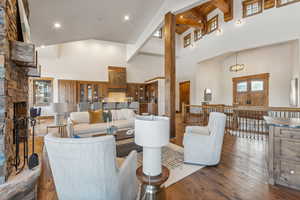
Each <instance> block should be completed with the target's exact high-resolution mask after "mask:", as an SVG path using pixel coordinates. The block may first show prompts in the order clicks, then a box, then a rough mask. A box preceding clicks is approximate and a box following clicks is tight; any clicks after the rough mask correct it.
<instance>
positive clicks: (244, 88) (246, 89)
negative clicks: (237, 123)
mask: <svg viewBox="0 0 300 200" xmlns="http://www.w3.org/2000/svg"><path fill="white" fill-rule="evenodd" d="M269 76H270V75H269V73H265V74H256V75H251V76H243V77H237V78H233V79H232V83H233V87H232V88H233V97H232V101H233V102H232V104H233V105H234V106H268V105H269Z"/></svg>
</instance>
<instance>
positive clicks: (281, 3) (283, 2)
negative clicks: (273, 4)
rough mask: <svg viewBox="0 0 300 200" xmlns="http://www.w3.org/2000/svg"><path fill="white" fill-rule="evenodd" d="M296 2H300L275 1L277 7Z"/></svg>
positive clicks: (293, 0) (288, 0)
mask: <svg viewBox="0 0 300 200" xmlns="http://www.w3.org/2000/svg"><path fill="white" fill-rule="evenodd" d="M296 2H300V0H277V7H281V6H286V5H289V4H292V3H296Z"/></svg>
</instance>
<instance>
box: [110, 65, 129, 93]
mask: <svg viewBox="0 0 300 200" xmlns="http://www.w3.org/2000/svg"><path fill="white" fill-rule="evenodd" d="M126 89H127V76H126V68H125V67H112V66H109V67H108V92H126Z"/></svg>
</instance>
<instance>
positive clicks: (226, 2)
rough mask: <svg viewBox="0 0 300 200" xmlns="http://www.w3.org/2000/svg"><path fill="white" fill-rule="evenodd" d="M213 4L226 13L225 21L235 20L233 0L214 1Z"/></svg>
mask: <svg viewBox="0 0 300 200" xmlns="http://www.w3.org/2000/svg"><path fill="white" fill-rule="evenodd" d="M211 3H212V4H213V5H214V6H215V7H217V8H219V9H220V10H221V11H222V12H223V13H224V21H225V22H228V21H230V20H232V19H233V0H212V1H211Z"/></svg>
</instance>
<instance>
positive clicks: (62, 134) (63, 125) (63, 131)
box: [47, 124, 67, 137]
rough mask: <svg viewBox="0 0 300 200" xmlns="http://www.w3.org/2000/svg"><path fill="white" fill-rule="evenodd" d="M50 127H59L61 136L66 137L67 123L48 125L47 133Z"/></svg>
mask: <svg viewBox="0 0 300 200" xmlns="http://www.w3.org/2000/svg"><path fill="white" fill-rule="evenodd" d="M50 128H57V129H58V133H59V134H60V136H61V137H66V132H67V130H66V128H67V125H66V124H57V125H56V124H51V125H48V126H47V134H48V130H49V129H50Z"/></svg>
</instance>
